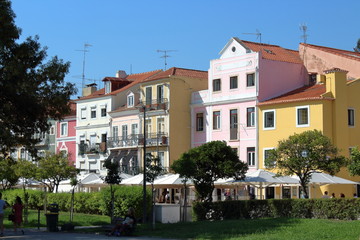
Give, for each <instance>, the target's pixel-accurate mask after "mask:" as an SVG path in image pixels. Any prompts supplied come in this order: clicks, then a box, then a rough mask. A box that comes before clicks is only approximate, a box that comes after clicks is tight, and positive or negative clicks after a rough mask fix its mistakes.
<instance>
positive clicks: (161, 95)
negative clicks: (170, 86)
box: [156, 85, 164, 103]
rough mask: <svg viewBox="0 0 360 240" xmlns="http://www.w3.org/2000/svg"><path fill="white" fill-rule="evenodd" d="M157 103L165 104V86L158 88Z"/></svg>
mask: <svg viewBox="0 0 360 240" xmlns="http://www.w3.org/2000/svg"><path fill="white" fill-rule="evenodd" d="M156 99H157V103H163V102H164V86H163V85H158V86H157V98H156Z"/></svg>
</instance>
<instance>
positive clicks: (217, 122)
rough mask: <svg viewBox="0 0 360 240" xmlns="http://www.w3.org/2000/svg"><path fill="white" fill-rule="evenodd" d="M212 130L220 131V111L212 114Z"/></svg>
mask: <svg viewBox="0 0 360 240" xmlns="http://www.w3.org/2000/svg"><path fill="white" fill-rule="evenodd" d="M213 129H214V130H217V129H220V111H215V112H213Z"/></svg>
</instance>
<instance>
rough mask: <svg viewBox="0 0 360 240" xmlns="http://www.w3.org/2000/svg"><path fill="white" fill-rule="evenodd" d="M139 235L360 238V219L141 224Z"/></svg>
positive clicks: (261, 239)
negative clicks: (153, 228)
mask: <svg viewBox="0 0 360 240" xmlns="http://www.w3.org/2000/svg"><path fill="white" fill-rule="evenodd" d="M137 235H141V236H159V237H164V238H176V239H213V240H215V239H216V240H225V239H226V240H228V239H229V240H230V239H231V240H235V239H241V240H279V239H280V240H281V239H284V240H285V239H286V240H294V239H295V240H297V239H299V240H322V239H332V240H334V239H339V240H359V239H360V221H339V220H325V219H291V218H276V219H256V220H226V221H214V222H193V223H176V224H156V227H155V230H152V229H151V228H150V226H139V227H138V229H137Z"/></svg>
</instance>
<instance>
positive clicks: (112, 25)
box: [12, 0, 360, 95]
mask: <svg viewBox="0 0 360 240" xmlns="http://www.w3.org/2000/svg"><path fill="white" fill-rule="evenodd" d="M12 8H13V11H14V12H15V14H16V16H17V17H16V19H15V22H16V24H17V26H18V27H20V28H22V38H25V37H28V36H34V35H39V37H40V43H41V44H42V46H47V47H48V55H49V57H52V56H54V55H57V56H59V57H60V58H62V59H63V60H64V61H70V62H71V68H70V72H69V74H68V75H67V77H66V79H65V80H66V81H69V82H72V83H75V84H76V86H77V87H78V88H80V87H81V82H82V81H81V75H82V70H83V52H81V51H77V50H83V49H84V44H85V43H88V44H91V45H92V46H91V47H89V48H88V50H89V52H87V53H86V64H85V77H86V78H87V79H91V80H87V81H86V82H85V83H86V84H88V83H92V82H94V81H96V83H98V84H99V87H103V84H102V82H101V80H102V79H103V78H104V77H106V76H115V73H116V71H117V70H125V71H126V72H127V73H130V72H132V73H140V72H146V71H152V70H156V69H164V59H163V58H160V57H161V55H163V53H158V52H157V50H176V51H173V52H169V53H168V55H170V57H169V58H168V68H169V67H183V68H190V69H198V70H208V68H209V62H210V60H211V59H216V58H218V57H219V55H218V53H219V52H220V50H221V49H222V48H223V47H224V46H225V44H226V43H227V41H228V40H229V39H230V38H231V37H235V36H236V37H239V38H240V39H243V40H248V41H254V42H256V41H259V39H257V36H256V35H246V34H243V33H256V32H257V30H258V31H259V32H261V34H262V42H263V43H270V44H275V45H280V46H282V47H285V48H289V49H294V50H297V49H298V44H299V43H300V42H302V41H303V40H302V38H301V35H302V32H301V31H300V29H299V26H300V25H301V24H306V25H307V28H308V31H307V34H308V38H307V43H310V44H315V45H321V46H327V47H333V48H339V49H344V50H351V51H352V50H353V47H354V46H355V45H356V41H357V39H359V38H360V27H359V9H360V1H359V0H343V1H335V0H312V1H310V0H300V1H298V0H247V1H245V0H221V1H220V0H181V1H180V0H179V1H178V0H31V1H30V0H12ZM79 94H80V92H79ZM79 94H78V95H79Z"/></svg>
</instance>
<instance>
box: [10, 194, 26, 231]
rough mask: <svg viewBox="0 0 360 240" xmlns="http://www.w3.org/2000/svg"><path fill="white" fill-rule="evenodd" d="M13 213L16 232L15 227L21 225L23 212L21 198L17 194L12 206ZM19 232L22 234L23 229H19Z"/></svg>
mask: <svg viewBox="0 0 360 240" xmlns="http://www.w3.org/2000/svg"><path fill="white" fill-rule="evenodd" d="M12 209H13V213H14V220H13V223H14V232H17V229H18V228H20V227H21V223H22V212H23V205H22V201H21V198H20V197H19V196H17V197H16V200H15V204H14V206H13V207H12ZM21 233H22V234H24V230H21Z"/></svg>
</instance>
